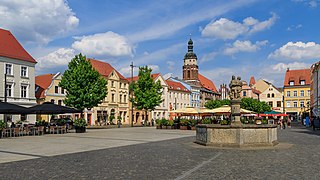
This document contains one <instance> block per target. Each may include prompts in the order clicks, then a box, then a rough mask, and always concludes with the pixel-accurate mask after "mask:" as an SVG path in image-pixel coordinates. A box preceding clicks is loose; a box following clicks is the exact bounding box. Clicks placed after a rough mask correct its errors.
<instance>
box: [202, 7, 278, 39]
mask: <svg viewBox="0 0 320 180" xmlns="http://www.w3.org/2000/svg"><path fill="white" fill-rule="evenodd" d="M271 14H272V17H270V18H269V19H268V20H265V21H261V22H260V21H259V20H257V19H255V18H253V17H247V18H245V19H244V20H243V23H240V22H234V21H232V20H229V19H226V18H220V19H219V20H217V21H213V22H211V23H209V24H207V26H206V27H205V28H204V29H203V30H202V31H201V34H202V36H205V37H216V38H219V39H235V38H236V37H238V36H240V35H246V34H251V33H256V32H259V31H263V30H265V29H268V28H270V27H271V26H272V25H273V24H274V23H275V21H276V19H277V18H278V16H277V15H276V14H275V13H271Z"/></svg>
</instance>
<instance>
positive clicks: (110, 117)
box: [109, 115, 115, 124]
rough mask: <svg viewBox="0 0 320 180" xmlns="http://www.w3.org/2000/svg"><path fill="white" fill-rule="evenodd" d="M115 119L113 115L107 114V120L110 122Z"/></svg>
mask: <svg viewBox="0 0 320 180" xmlns="http://www.w3.org/2000/svg"><path fill="white" fill-rule="evenodd" d="M114 119H115V117H114V115H110V116H109V121H110V124H113V122H112V121H113V120H114Z"/></svg>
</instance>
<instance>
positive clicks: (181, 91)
mask: <svg viewBox="0 0 320 180" xmlns="http://www.w3.org/2000/svg"><path fill="white" fill-rule="evenodd" d="M166 82H167V84H168V90H169V91H168V96H169V97H168V101H169V107H170V110H176V109H181V108H185V107H190V94H191V92H190V91H189V90H188V89H187V88H186V87H185V86H184V85H182V84H181V83H180V82H175V81H171V80H167V81H166Z"/></svg>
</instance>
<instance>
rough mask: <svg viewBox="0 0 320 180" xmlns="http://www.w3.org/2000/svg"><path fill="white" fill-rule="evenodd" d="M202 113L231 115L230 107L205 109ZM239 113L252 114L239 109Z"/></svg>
mask: <svg viewBox="0 0 320 180" xmlns="http://www.w3.org/2000/svg"><path fill="white" fill-rule="evenodd" d="M203 112H204V113H231V107H230V106H228V105H224V106H222V107H218V108H214V109H206V110H203ZM240 113H243V114H250V113H253V111H249V110H246V109H242V108H241V109H240Z"/></svg>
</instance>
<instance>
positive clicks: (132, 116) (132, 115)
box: [129, 62, 136, 127]
mask: <svg viewBox="0 0 320 180" xmlns="http://www.w3.org/2000/svg"><path fill="white" fill-rule="evenodd" d="M130 67H131V83H133V68H134V67H136V66H134V65H133V62H131V64H130ZM130 91H131V127H133V119H134V114H133V91H134V89H133V87H132V89H131V90H129V95H130Z"/></svg>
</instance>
